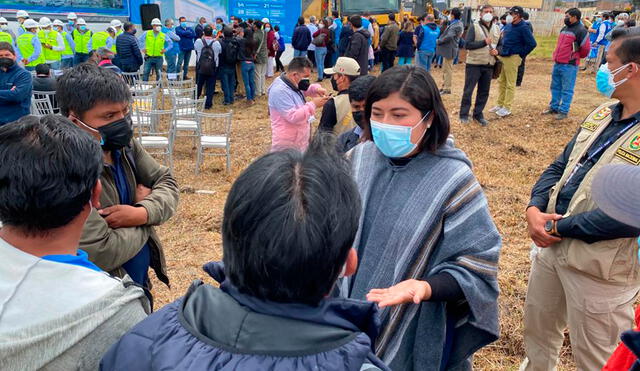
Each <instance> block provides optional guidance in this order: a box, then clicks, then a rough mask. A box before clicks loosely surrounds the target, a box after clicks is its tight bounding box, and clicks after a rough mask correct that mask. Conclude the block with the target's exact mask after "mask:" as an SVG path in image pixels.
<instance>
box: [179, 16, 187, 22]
mask: <svg viewBox="0 0 640 371" xmlns="http://www.w3.org/2000/svg"><path fill="white" fill-rule="evenodd" d="M183 19H184V20H185V21H186V20H187V17H180V18H178V22H182V20H183Z"/></svg>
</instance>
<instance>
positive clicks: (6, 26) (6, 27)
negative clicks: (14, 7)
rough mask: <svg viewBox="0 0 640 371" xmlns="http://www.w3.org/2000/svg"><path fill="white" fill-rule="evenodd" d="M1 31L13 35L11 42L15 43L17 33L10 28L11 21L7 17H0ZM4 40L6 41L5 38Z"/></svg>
mask: <svg viewBox="0 0 640 371" xmlns="http://www.w3.org/2000/svg"><path fill="white" fill-rule="evenodd" d="M0 32H4V33H7V34H9V36H11V43H12V44H13V43H15V41H16V34H15V33H13V31H11V30H10V29H9V22H8V21H7V19H6V18H5V17H0ZM2 41H5V40H2Z"/></svg>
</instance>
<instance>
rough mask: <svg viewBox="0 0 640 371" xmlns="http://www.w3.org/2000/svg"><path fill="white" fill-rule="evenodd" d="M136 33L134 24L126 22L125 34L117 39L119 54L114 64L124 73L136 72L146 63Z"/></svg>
mask: <svg viewBox="0 0 640 371" xmlns="http://www.w3.org/2000/svg"><path fill="white" fill-rule="evenodd" d="M135 33H136V28H135V26H134V25H133V23H131V22H125V23H124V32H123V33H121V34H120V36H118V38H117V39H116V48H117V50H118V54H117V56H116V58H115V59H114V61H113V64H115V65H116V66H118V67H120V69H121V70H122V72H136V71H138V70H139V69H140V66H142V64H143V63H144V59H142V53H140V47H139V46H138V40H137V39H136V37H135V36H134V35H135Z"/></svg>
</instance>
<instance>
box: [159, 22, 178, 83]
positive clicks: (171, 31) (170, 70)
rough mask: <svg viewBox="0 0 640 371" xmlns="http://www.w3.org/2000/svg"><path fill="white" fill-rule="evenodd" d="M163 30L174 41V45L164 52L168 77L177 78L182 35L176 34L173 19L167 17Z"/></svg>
mask: <svg viewBox="0 0 640 371" xmlns="http://www.w3.org/2000/svg"><path fill="white" fill-rule="evenodd" d="M162 32H163V33H164V34H165V35H167V37H168V38H169V39H171V41H173V45H172V46H171V48H169V49H167V51H166V52H164V60H165V61H167V78H168V79H170V80H175V79H177V76H176V75H177V73H178V70H177V68H176V59H177V58H178V54H180V43H179V41H180V36H178V35H177V34H176V29H175V27H174V24H173V19H171V18H167V19H165V20H164V26H163V27H162Z"/></svg>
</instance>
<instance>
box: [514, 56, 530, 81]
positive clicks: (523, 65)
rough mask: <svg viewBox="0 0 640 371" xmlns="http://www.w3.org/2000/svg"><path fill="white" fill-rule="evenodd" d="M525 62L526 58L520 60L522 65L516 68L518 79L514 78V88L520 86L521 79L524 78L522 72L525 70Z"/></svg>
mask: <svg viewBox="0 0 640 371" xmlns="http://www.w3.org/2000/svg"><path fill="white" fill-rule="evenodd" d="M526 61H527V57H526V56H525V57H524V58H522V63H520V65H519V66H518V77H517V78H516V86H520V85H522V78H523V77H524V70H525V68H526V66H525V62H526Z"/></svg>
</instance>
